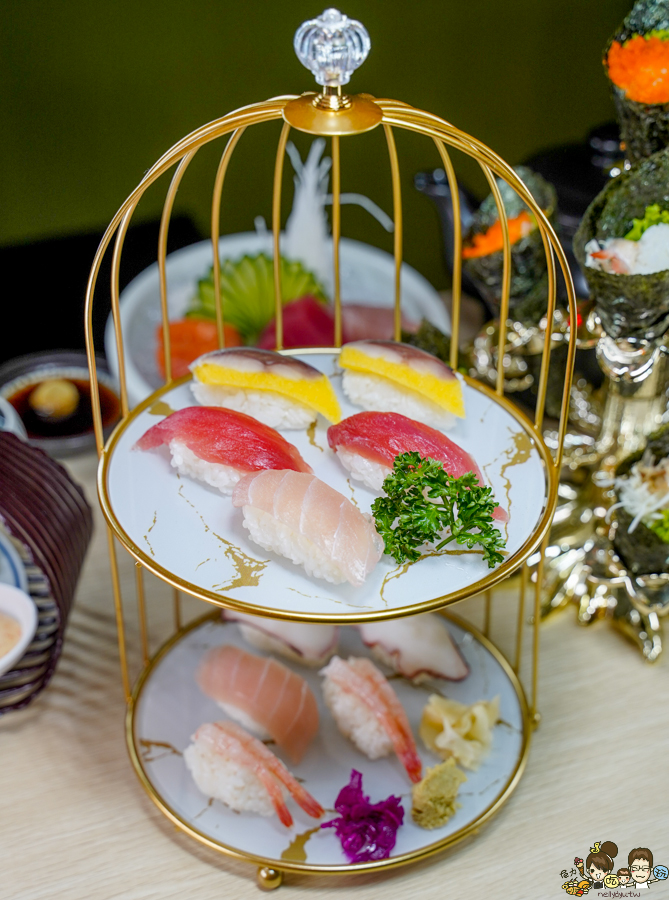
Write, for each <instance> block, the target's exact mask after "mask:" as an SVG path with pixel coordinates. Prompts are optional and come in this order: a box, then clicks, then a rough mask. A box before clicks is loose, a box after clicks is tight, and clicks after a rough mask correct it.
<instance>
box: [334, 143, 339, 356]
mask: <svg viewBox="0 0 669 900" xmlns="http://www.w3.org/2000/svg"><path fill="white" fill-rule="evenodd" d="M340 194H341V169H340V163H339V135H338V134H333V135H332V263H333V268H334V304H335V322H334V339H335V347H341V290H340V285H339V239H340V238H341V203H340V200H339V197H340Z"/></svg>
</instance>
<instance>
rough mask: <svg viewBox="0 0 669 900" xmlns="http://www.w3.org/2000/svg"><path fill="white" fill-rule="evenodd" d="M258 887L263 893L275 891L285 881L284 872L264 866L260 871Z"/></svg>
mask: <svg viewBox="0 0 669 900" xmlns="http://www.w3.org/2000/svg"><path fill="white" fill-rule="evenodd" d="M257 878H258V887H259V888H260V889H261V890H262V891H274V890H276V889H277V888H278V887H279V886H280V885H281V882H282V881H283V872H280V871H279V869H272V868H270V866H262V868H260V869H258V876H257Z"/></svg>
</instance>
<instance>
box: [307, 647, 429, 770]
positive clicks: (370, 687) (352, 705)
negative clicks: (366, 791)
mask: <svg viewBox="0 0 669 900" xmlns="http://www.w3.org/2000/svg"><path fill="white" fill-rule="evenodd" d="M321 675H324V676H325V681H324V682H323V696H324V697H325V702H326V703H327V705H328V707H329V709H330V712H331V713H332V715H333V717H334V719H335V721H336V723H337V726H338V728H339V730H340V731H341V732H342V734H344V735H346V737H348V738H350V739H351V740H352V741H353V743H354V744H355V745H356V747H357V748H358V749H359V750H360V751H361V752H362V753H364V754H365V755H366V756H368V757H369V758H370V759H379V758H380V757H382V756H388V754H389V753H391V752H392V751H393V750H394V751H395V753H396V754H397V756H398V758H399V760H400V762H401V763H402V765H403V766H404V768H405V769H406V771H407V774H408V776H409V778H410V779H411V780H412V781H413V782H414V783H416V782H418V781H420V779H421V773H422V764H421V761H420V757H419V756H418V752H417V750H416V742H415V741H414V737H413V734H412V733H411V726H410V725H409V720H408V719H407V715H406V713H405V711H404V707H403V706H402V704H401V703H400V701H399V700H398V698H397V694H396V693H395V691H394V690H393V689H392V688H391V686H390V685H389V684H388V682H387V680H386V679H385V678H384V677H383V674H382V673H381V672H380V671H379V670H378V669H377V668H376V666H375V665H374V663H373V662H370V660H368V659H365V658H364V657H354V656H351V657H349V659H348V660H343V659H341V658H340V657H339V656H334V657H333V658H332V659H331V660H330V662H329V663H328V664H327V666H326V667H325V668H324V669H322V670H321Z"/></svg>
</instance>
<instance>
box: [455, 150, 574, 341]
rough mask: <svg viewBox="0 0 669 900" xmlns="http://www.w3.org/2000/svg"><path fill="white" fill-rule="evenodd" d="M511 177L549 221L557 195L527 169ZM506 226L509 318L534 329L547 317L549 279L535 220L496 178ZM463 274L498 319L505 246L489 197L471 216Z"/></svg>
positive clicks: (464, 253)
mask: <svg viewBox="0 0 669 900" xmlns="http://www.w3.org/2000/svg"><path fill="white" fill-rule="evenodd" d="M514 172H515V173H516V175H518V177H519V178H520V179H521V181H523V182H524V184H525V186H526V187H527V188H528V189H529V191H530V193H531V194H532V196H533V197H534V199H535V200H536V201H537V203H538V204H539V206H540V207H541V209H542V210H543V212H544V213H545V215H546V216H547V217H548V219H549V220H553V219H554V218H555V215H556V206H557V194H556V192H555V188H554V187H553V185H552V184H550V183H549V182H547V181H545V180H544V179H543V178H542V177H541V175H539V174H537V173H536V172H533V171H532V169H529V168H527V166H514ZM497 187H498V188H499V191H500V194H501V195H502V202H503V204H504V210H505V212H506V215H507V221H508V226H509V241H510V244H511V285H510V292H509V318H510V319H513V320H514V321H519V322H522V323H524V324H525V325H527V326H531V325H534V326H536V325H538V324H539V322H540V321H541V318H542V316H544V315H545V314H546V303H547V300H548V275H547V267H546V254H545V251H544V246H543V241H542V239H541V233H540V231H539V229H538V227H537V223H536V221H535V218H534V216H533V215H532V214H531V212H530V210H529V208H528V207H527V205H526V203H525V202H524V201H523V200H521V198H520V197H519V196H518V194H517V193H516V192H515V190H514V189H513V188H512V187H511V185H509V184H507V183H506V181H504V179H502V178H498V179H497ZM462 259H463V270H464V272H465V273H466V274H467V275H468V276H469V278H470V279H471V280H472V282H473V283H474V285H475V286H476V288H477V289H478V290H479V292H480V293H481V295H482V296H483V297H484V299H485V300H486V301H487V302H488V303H489V304H490V306H491V307H492V308H493V309H494V310H495V312H496V313H497V314H498V315H499V312H500V305H501V301H502V286H503V276H504V241H503V236H502V225H501V223H500V220H499V213H498V210H497V204H496V202H495V198H494V196H493V194H492V193H490V194H488V196H487V197H486V198H485V200H484V201H483V203H482V204H481V206H480V207H479V208H478V210H476V212H475V213H474V215H473V217H472V220H471V224H470V226H469V228H468V230H467V233H466V234H465V239H464V244H463V248H462Z"/></svg>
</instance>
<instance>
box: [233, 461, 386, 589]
mask: <svg viewBox="0 0 669 900" xmlns="http://www.w3.org/2000/svg"><path fill="white" fill-rule="evenodd" d="M232 502H233V504H234V505H235V506H238V507H239V506H241V507H243V510H244V527H245V528H246V529H248V531H249V534H250V537H251V540H253V541H255V543H256V544H260V546H261V547H264V548H265V550H273V551H274V552H276V553H279V554H280V555H281V556H285V557H287V558H288V559H290V560H292V562H294V563H295V564H296V565H302V566H304V568H305V569H306V571H307V573H308V574H309V575H313V576H315V577H316V578H324V579H325V580H326V581H330V582H332V583H333V584H341V582H343V581H348V582H350V583H351V584H352V585H354V586H355V587H359V586H360V585H361V584H362V583H363V582H364V581H365V579H366V578H367V576H368V575H369V573H370V572H371V571H372V569H373V568H374V567H375V566H376V564H377V562H378V561H379V560H380V559H381V557H382V555H383V549H384V548H383V540H382V539H381V537H380V535H379V534H378V532H377V530H376V528H375V527H374V523H373V522H372V520H371V517H368V516H364V515H363V514H362V513H361V512H360V510H359V509H357V508H356V507H355V506H354V505H353V504H352V503H351V501H350V500H347V498H346V497H344V496H343V494H340V493H339V492H338V491H335V489H334V488H331V487H330V486H329V485H327V484H325V483H324V482H323V481H320V480H319V479H318V478H316V477H315V476H314V475H307V474H305V473H302V472H289V471H286V472H281V471H269V470H268V471H265V472H257V473H255V474H252V475H246V476H245V477H244V478H242V479H241V480H240V481H239V483H238V484H237V486H236V487H235V490H234V492H233V495H232Z"/></svg>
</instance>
